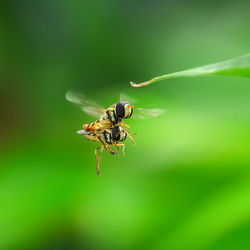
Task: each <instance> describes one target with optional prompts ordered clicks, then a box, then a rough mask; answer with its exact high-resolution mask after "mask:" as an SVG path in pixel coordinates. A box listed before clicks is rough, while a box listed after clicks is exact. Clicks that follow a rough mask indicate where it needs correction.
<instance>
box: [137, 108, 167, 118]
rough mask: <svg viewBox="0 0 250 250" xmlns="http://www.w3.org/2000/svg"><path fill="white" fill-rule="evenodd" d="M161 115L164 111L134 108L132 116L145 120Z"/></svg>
mask: <svg viewBox="0 0 250 250" xmlns="http://www.w3.org/2000/svg"><path fill="white" fill-rule="evenodd" d="M163 113H165V110H164V109H143V108H134V113H133V116H134V117H136V118H139V119H147V118H152V117H157V116H159V115H161V114H163Z"/></svg>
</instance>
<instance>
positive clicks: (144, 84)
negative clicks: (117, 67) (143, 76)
mask: <svg viewBox="0 0 250 250" xmlns="http://www.w3.org/2000/svg"><path fill="white" fill-rule="evenodd" d="M150 83H151V82H150V81H147V82H142V83H138V84H136V83H134V82H130V85H131V86H132V87H134V88H140V87H144V86H147V85H149V84H150Z"/></svg>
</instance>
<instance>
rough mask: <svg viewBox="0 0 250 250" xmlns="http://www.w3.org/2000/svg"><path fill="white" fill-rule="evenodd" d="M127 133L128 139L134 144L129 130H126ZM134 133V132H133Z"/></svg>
mask: <svg viewBox="0 0 250 250" xmlns="http://www.w3.org/2000/svg"><path fill="white" fill-rule="evenodd" d="M127 135H128V137H129V139H130V140H131V141H132V143H133V144H134V145H135V141H134V140H133V137H132V135H131V134H129V132H128V131H127ZM133 135H134V134H133Z"/></svg>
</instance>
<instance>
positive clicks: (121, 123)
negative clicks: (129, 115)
mask: <svg viewBox="0 0 250 250" xmlns="http://www.w3.org/2000/svg"><path fill="white" fill-rule="evenodd" d="M120 126H121V127H123V126H124V127H127V128H130V126H129V125H128V124H126V123H124V122H123V121H121V122H120Z"/></svg>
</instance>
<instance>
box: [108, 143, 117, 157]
mask: <svg viewBox="0 0 250 250" xmlns="http://www.w3.org/2000/svg"><path fill="white" fill-rule="evenodd" d="M107 151H108V152H109V153H110V154H112V155H117V154H118V153H117V152H115V151H114V150H113V149H112V148H111V145H107Z"/></svg>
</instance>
